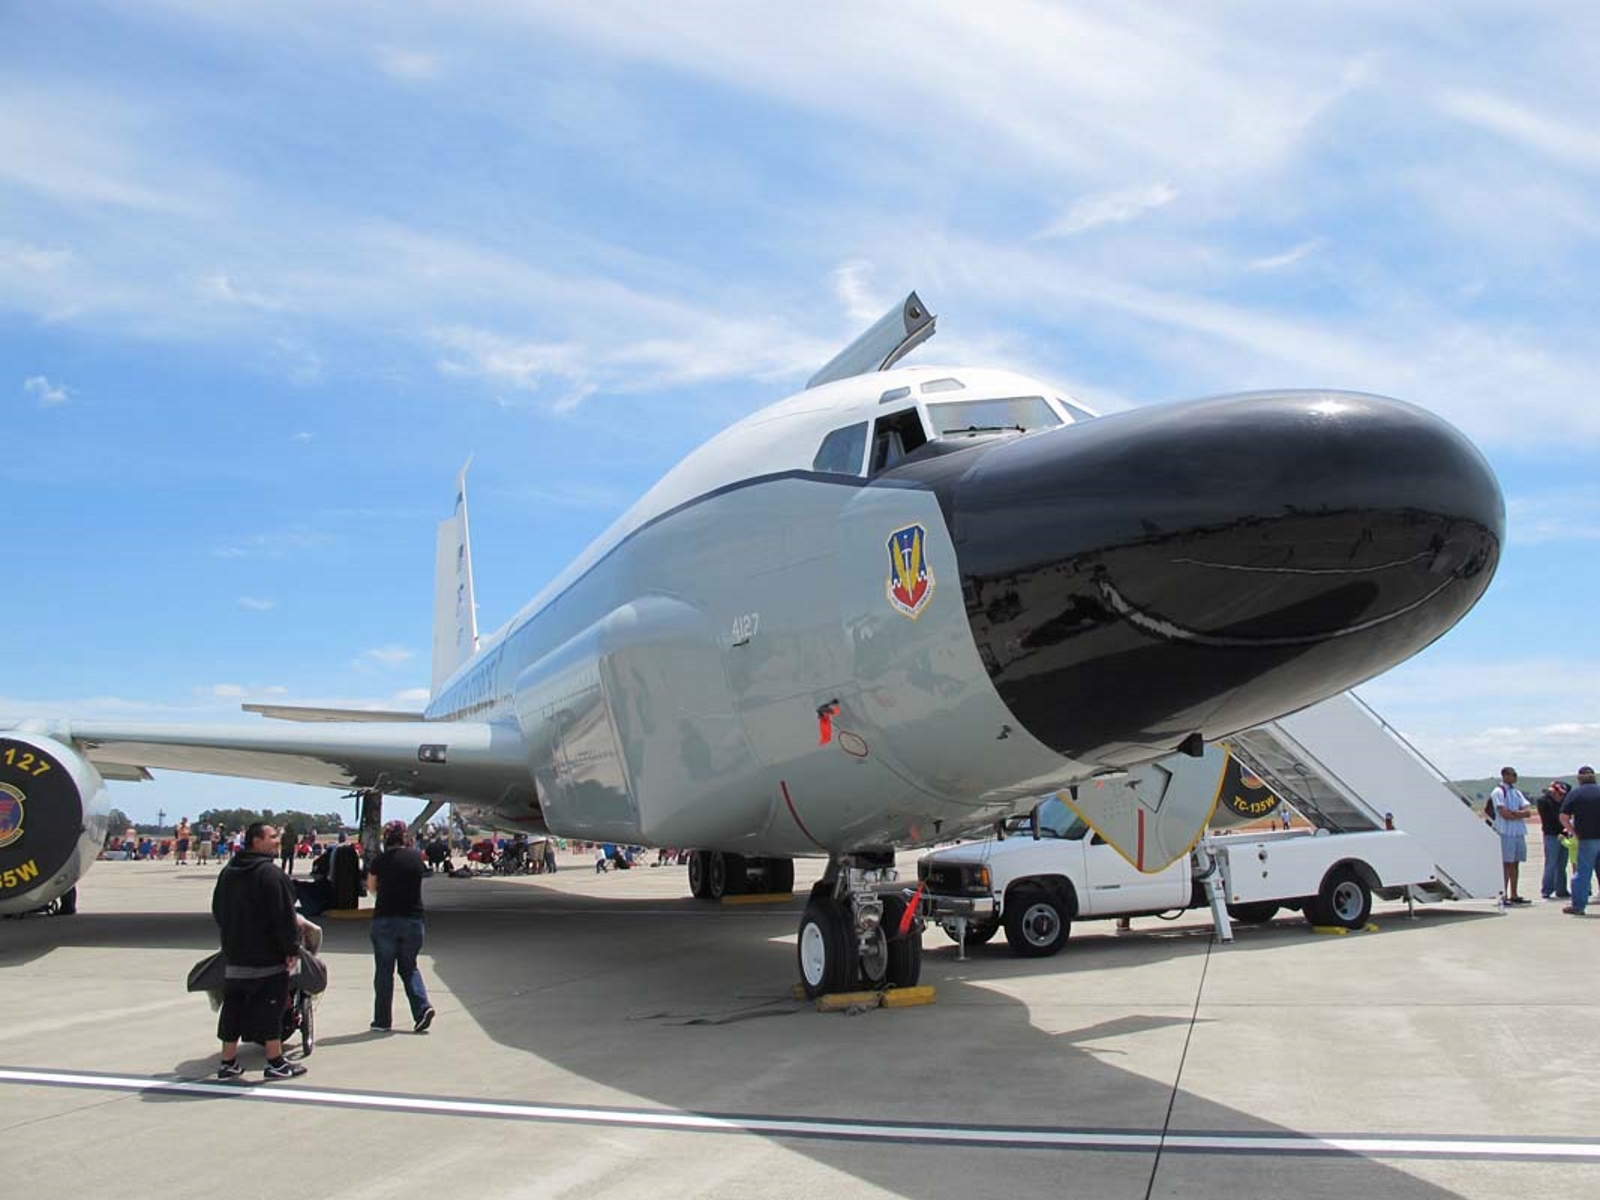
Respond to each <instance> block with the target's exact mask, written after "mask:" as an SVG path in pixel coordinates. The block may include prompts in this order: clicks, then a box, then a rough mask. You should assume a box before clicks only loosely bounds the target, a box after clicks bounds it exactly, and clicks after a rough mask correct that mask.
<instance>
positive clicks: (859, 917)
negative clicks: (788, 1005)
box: [798, 852, 922, 998]
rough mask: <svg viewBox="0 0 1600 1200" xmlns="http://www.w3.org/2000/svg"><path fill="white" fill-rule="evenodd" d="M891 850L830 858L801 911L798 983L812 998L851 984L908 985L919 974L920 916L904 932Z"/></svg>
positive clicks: (850, 987)
mask: <svg viewBox="0 0 1600 1200" xmlns="http://www.w3.org/2000/svg"><path fill="white" fill-rule="evenodd" d="M898 880H899V876H898V875H897V874H896V873H895V870H894V854H893V853H892V852H889V853H881V854H851V855H845V856H843V857H842V858H838V857H836V858H834V859H832V860H830V861H829V863H828V870H827V873H826V874H825V875H824V876H823V877H822V879H821V880H820V881H818V883H817V884H816V885H815V886H814V887H813V888H812V889H811V899H810V900H808V901H807V902H806V910H805V914H804V915H803V916H802V917H801V918H800V943H799V948H798V957H799V963H800V982H801V983H802V984H803V985H804V987H805V990H806V995H807V996H809V997H812V998H815V997H817V996H822V995H826V994H827V993H829V992H846V991H852V990H855V989H857V988H862V989H867V988H882V987H912V986H913V985H915V984H916V982H917V980H918V978H920V977H921V975H922V918H921V917H920V916H919V915H917V914H916V913H913V914H912V915H911V920H910V923H909V925H908V926H907V928H906V931H905V932H904V933H901V932H900V926H901V923H902V921H904V919H905V915H906V901H905V896H904V895H903V893H902V890H901V887H900V884H899V882H898Z"/></svg>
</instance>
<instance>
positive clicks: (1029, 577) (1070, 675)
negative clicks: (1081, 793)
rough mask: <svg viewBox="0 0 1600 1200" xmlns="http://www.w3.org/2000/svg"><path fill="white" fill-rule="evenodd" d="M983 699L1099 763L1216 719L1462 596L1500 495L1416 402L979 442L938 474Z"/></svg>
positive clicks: (1265, 402)
mask: <svg viewBox="0 0 1600 1200" xmlns="http://www.w3.org/2000/svg"><path fill="white" fill-rule="evenodd" d="M941 491H943V493H944V497H943V498H944V501H945V503H946V506H947V511H948V512H949V513H950V515H951V517H952V518H953V524H954V532H955V538H956V550H957V553H958V556H959V558H960V562H961V575H962V584H963V588H964V594H965V601H966V608H967V614H968V618H969V620H970V622H971V625H972V632H973V636H974V637H975V639H976V640H977V644H978V648H979V651H980V653H981V654H982V655H983V658H984V662H985V665H986V666H987V668H988V670H989V672H990V675H991V677H992V678H993V680H994V682H995V685H996V687H997V688H998V690H999V692H1000V695H1001V697H1002V698H1003V699H1004V700H1005V702H1006V704H1007V706H1008V707H1009V708H1010V709H1011V710H1012V712H1013V713H1015V715H1016V716H1017V718H1018V719H1019V720H1020V721H1021V722H1022V724H1023V725H1024V726H1025V727H1026V728H1027V729H1028V730H1029V731H1030V732H1032V733H1033V734H1034V736H1036V737H1038V738H1039V739H1040V740H1041V741H1043V742H1044V743H1046V744H1047V745H1049V746H1051V747H1052V748H1053V749H1055V750H1057V751H1059V752H1060V753H1062V754H1065V755H1068V756H1070V757H1073V758H1077V759H1080V760H1084V761H1091V762H1102V763H1106V764H1109V765H1116V764H1118V763H1128V762H1134V761H1139V760H1142V759H1146V758H1148V757H1150V755H1151V753H1152V752H1157V753H1166V752H1168V751H1170V750H1172V749H1173V748H1175V747H1176V746H1177V744H1178V743H1179V742H1180V741H1182V740H1183V739H1184V738H1185V737H1187V736H1188V735H1190V734H1192V733H1195V732H1198V733H1200V734H1201V735H1202V736H1203V737H1205V738H1206V739H1208V740H1209V739H1212V738H1217V737H1222V736H1225V735H1227V734H1229V733H1233V732H1236V731H1237V730H1239V729H1242V728H1245V727H1247V726H1250V725H1254V724H1257V723H1258V722H1261V721H1265V720H1270V719H1272V718H1273V717H1277V716H1280V715H1282V714H1284V713H1286V712H1290V711H1293V710H1295V709H1297V708H1301V707H1303V706H1305V705H1307V704H1311V703H1314V702H1316V701H1317V700H1320V699H1322V698H1324V697H1326V696H1329V695H1332V694H1334V693H1336V692H1339V691H1342V690H1344V689H1345V688H1348V687H1352V686H1354V685H1355V684H1357V683H1360V682H1361V681H1362V680H1365V679H1368V678H1371V677H1372V676H1373V675H1376V674H1378V673H1379V672H1381V671H1383V670H1385V669H1387V668H1388V667H1390V666H1393V665H1394V664H1395V663H1398V662H1400V661H1402V660H1403V659H1405V658H1407V657H1409V656H1410V655H1412V654H1415V653H1416V652H1417V651H1418V650H1420V649H1422V648H1423V647H1424V646H1426V645H1427V644H1428V643H1430V642H1432V641H1433V640H1434V639H1435V638H1437V637H1439V636H1440V635H1441V634H1442V633H1444V632H1445V630H1447V629H1449V628H1450V627H1451V626H1452V625H1454V624H1455V623H1456V622H1457V621H1458V620H1460V619H1461V617H1462V615H1463V614H1465V613H1466V612H1467V610H1468V609H1470V608H1471V607H1472V605H1473V604H1474V603H1475V602H1476V601H1477V599H1478V597H1479V596H1480V595H1482V594H1483V590H1484V588H1485V587H1487V586H1488V583H1489V580H1490V578H1491V577H1492V576H1493V574H1494V569H1495V566H1496V564H1497V562H1498V560H1499V554H1500V545H1501V542H1502V540H1503V537H1504V530H1505V509H1504V503H1503V501H1502V499H1501V495H1500V488H1499V485H1498V484H1497V483H1496V482H1495V478H1494V475H1493V473H1492V472H1491V471H1490V469H1489V466H1488V464H1487V463H1485V462H1484V460H1483V457H1482V455H1480V454H1479V453H1478V451H1477V450H1476V448H1474V447H1473V445H1472V444H1471V443H1470V442H1468V441H1467V440H1466V438H1464V437H1463V436H1462V435H1461V434H1460V433H1458V432H1457V431H1456V430H1455V429H1453V428H1452V427H1451V426H1449V425H1448V424H1446V423H1445V422H1444V421H1442V420H1440V419H1439V418H1437V417H1435V416H1433V415H1431V414H1430V413H1427V412H1425V411H1423V410H1422V409H1419V408H1416V407H1414V406H1413V405H1409V404H1404V403H1401V402H1399V401H1396V400H1388V399H1384V398H1382V397H1379V396H1368V395H1359V394H1352V393H1345V392H1267V393H1251V394H1246V395H1235V396H1223V397H1218V398H1215V399H1210V400H1199V401H1194V402H1191V403H1188V404H1181V405H1166V406H1162V407H1159V408H1151V409H1144V410H1140V411H1137V412H1132V413H1125V414H1120V415H1117V416H1113V417H1106V418H1101V419H1099V420H1096V421H1093V422H1089V423H1086V424H1082V425H1076V426H1071V427H1068V428H1064V429H1059V430H1052V431H1048V432H1044V433H1040V434H1036V435H1033V436H1029V437H1023V438H1018V439H1016V440H1014V441H1011V442H1008V443H1004V444H1000V445H996V446H994V447H992V448H991V449H989V450H988V451H987V452H986V453H984V454H982V455H981V456H980V457H978V459H977V460H976V462H975V463H974V465H973V466H972V467H971V469H970V470H968V471H966V472H964V473H963V475H962V476H961V477H960V478H959V479H958V480H954V481H948V482H946V483H945V486H944V488H942V489H941Z"/></svg>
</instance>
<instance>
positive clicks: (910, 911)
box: [900, 880, 927, 937]
mask: <svg viewBox="0 0 1600 1200" xmlns="http://www.w3.org/2000/svg"><path fill="white" fill-rule="evenodd" d="M925 886H927V881H926V880H924V881H923V882H922V883H919V884H917V890H916V891H914V892H912V893H911V899H910V900H909V901H907V902H906V910H905V912H903V913H901V914H900V936H901V937H905V935H906V934H908V933H910V932H911V922H913V921H915V920H916V919H917V904H918V902H919V901H921V899H922V889H923V888H924V887H925Z"/></svg>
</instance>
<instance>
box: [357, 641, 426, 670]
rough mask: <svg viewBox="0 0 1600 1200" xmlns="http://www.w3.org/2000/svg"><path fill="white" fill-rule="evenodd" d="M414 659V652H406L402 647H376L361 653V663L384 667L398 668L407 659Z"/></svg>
mask: <svg viewBox="0 0 1600 1200" xmlns="http://www.w3.org/2000/svg"><path fill="white" fill-rule="evenodd" d="M414 657H416V651H414V650H407V649H406V648H405V647H404V646H377V647H374V648H373V649H371V650H364V651H362V653H361V659H362V661H365V662H369V663H377V664H379V665H380V666H384V667H398V666H399V665H400V664H401V663H403V662H406V661H407V660H408V659H411V658H414Z"/></svg>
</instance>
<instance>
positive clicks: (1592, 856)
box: [1561, 767, 1600, 917]
mask: <svg viewBox="0 0 1600 1200" xmlns="http://www.w3.org/2000/svg"><path fill="white" fill-rule="evenodd" d="M1561 823H1562V824H1563V825H1565V826H1566V827H1567V829H1568V830H1570V831H1571V833H1572V835H1573V836H1574V837H1575V838H1577V839H1578V861H1577V865H1576V866H1574V867H1573V869H1572V903H1571V904H1569V905H1567V907H1566V908H1563V909H1562V910H1561V911H1562V912H1564V913H1571V914H1572V915H1573V916H1575V917H1581V916H1583V910H1584V909H1585V908H1587V907H1588V906H1589V889H1590V885H1591V884H1593V883H1594V866H1595V862H1596V860H1597V859H1600V784H1597V783H1595V780H1594V768H1593V767H1579V768H1578V786H1577V787H1575V788H1573V789H1572V790H1571V791H1570V792H1568V793H1567V798H1566V799H1565V800H1563V801H1562V802H1561Z"/></svg>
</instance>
